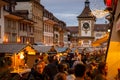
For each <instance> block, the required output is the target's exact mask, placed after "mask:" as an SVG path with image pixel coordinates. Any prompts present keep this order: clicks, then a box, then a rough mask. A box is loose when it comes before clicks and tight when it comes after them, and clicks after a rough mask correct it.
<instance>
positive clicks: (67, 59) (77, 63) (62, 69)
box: [27, 52, 107, 80]
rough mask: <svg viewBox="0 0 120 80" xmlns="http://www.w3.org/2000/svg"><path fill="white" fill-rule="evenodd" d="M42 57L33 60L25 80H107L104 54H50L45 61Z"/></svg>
mask: <svg viewBox="0 0 120 80" xmlns="http://www.w3.org/2000/svg"><path fill="white" fill-rule="evenodd" d="M44 55H45V54H43V55H41V56H40V57H38V58H37V59H36V60H35V63H34V64H33V68H32V69H31V72H30V73H29V75H28V77H27V80H107V77H106V76H107V64H106V63H105V62H104V61H103V59H102V58H104V56H105V55H104V53H103V54H101V53H100V52H99V53H98V54H96V53H94V54H92V55H91V54H90V53H86V54H80V53H68V54H67V55H66V56H60V55H59V54H50V55H48V56H47V59H44ZM100 57H102V58H100Z"/></svg>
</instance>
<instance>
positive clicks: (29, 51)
mask: <svg viewBox="0 0 120 80" xmlns="http://www.w3.org/2000/svg"><path fill="white" fill-rule="evenodd" d="M26 51H28V54H29V55H35V54H36V53H35V50H34V49H32V48H31V47H30V46H27V47H26Z"/></svg>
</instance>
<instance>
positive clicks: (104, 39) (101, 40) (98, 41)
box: [92, 33, 109, 47]
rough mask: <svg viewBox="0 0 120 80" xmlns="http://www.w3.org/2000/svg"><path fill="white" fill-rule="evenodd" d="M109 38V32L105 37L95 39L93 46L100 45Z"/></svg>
mask: <svg viewBox="0 0 120 80" xmlns="http://www.w3.org/2000/svg"><path fill="white" fill-rule="evenodd" d="M108 38H109V33H107V34H106V35H105V36H104V37H102V38H100V39H98V40H96V41H94V42H93V43H92V46H93V47H95V46H100V44H102V43H104V42H106V41H108Z"/></svg>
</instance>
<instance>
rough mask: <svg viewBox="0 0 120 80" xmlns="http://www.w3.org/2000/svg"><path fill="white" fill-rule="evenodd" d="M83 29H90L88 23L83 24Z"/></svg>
mask: <svg viewBox="0 0 120 80" xmlns="http://www.w3.org/2000/svg"><path fill="white" fill-rule="evenodd" d="M83 28H84V29H86V30H87V29H89V28H90V26H89V23H87V22H85V23H83Z"/></svg>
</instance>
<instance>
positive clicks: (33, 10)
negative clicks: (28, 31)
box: [15, 0, 44, 42]
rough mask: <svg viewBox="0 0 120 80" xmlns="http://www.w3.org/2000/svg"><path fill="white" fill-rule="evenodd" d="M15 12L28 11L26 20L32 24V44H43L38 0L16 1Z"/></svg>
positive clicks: (41, 19) (42, 9) (41, 20)
mask: <svg viewBox="0 0 120 80" xmlns="http://www.w3.org/2000/svg"><path fill="white" fill-rule="evenodd" d="M16 1H17V5H16V6H15V10H28V13H29V14H28V18H29V19H31V20H33V21H34V22H35V23H34V42H43V11H44V6H42V5H41V4H40V0H16Z"/></svg>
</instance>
